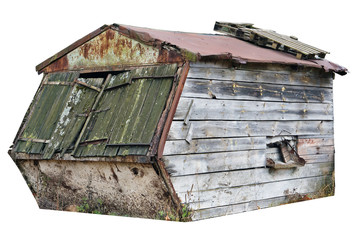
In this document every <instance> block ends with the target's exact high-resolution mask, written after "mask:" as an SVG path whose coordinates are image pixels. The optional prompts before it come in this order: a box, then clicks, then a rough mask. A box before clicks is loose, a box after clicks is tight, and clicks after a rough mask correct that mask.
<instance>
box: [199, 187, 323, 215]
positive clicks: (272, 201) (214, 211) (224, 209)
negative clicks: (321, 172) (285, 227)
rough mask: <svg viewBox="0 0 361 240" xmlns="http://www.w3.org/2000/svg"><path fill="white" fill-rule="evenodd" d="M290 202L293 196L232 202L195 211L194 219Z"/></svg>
mask: <svg viewBox="0 0 361 240" xmlns="http://www.w3.org/2000/svg"><path fill="white" fill-rule="evenodd" d="M314 194H316V193H304V194H302V195H309V196H312V195H314ZM289 202H292V196H282V197H275V198H268V199H262V200H256V201H249V202H245V203H240V204H231V205H227V206H221V207H214V208H206V209H201V210H198V211H194V213H193V216H192V220H193V221H197V220H201V219H207V218H213V217H220V216H225V215H230V214H236V213H242V212H247V211H253V210H258V209H263V208H268V207H275V206H279V205H282V204H287V203H289Z"/></svg>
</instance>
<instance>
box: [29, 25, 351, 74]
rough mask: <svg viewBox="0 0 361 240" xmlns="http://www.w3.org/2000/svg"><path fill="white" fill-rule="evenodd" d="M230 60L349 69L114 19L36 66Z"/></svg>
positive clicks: (229, 40)
mask: <svg viewBox="0 0 361 240" xmlns="http://www.w3.org/2000/svg"><path fill="white" fill-rule="evenodd" d="M184 59H188V60H189V61H199V60H219V59H226V60H232V61H235V62H238V63H241V64H245V63H278V64H287V65H300V66H307V67H314V68H323V69H325V71H334V72H336V73H339V74H341V75H344V74H346V73H347V69H346V68H344V67H342V66H339V65H337V64H335V63H332V62H330V61H327V60H325V59H320V60H315V59H313V60H301V59H297V58H296V57H295V56H293V55H291V54H288V53H284V52H279V51H274V50H272V49H266V48H262V47H259V46H256V45H254V44H251V43H248V42H246V41H243V40H239V39H236V38H234V37H231V36H223V35H212V34H199V33H184V32H173V31H163V30H156V29H149V28H141V27H134V26H127V25H119V24H113V25H111V26H107V25H105V26H103V27H102V28H99V29H97V30H96V31H94V32H93V33H91V34H89V35H87V36H86V37H84V38H82V39H80V40H78V41H77V42H75V43H74V44H72V45H70V46H69V47H67V48H65V49H64V50H62V51H61V52H59V53H57V54H55V55H54V56H53V57H51V58H49V59H47V60H46V61H44V62H43V63H41V64H39V65H38V66H37V67H36V70H37V71H38V72H39V73H41V72H54V71H63V70H69V69H79V68H101V67H108V68H109V67H111V66H119V65H131V64H142V65H143V64H151V63H153V64H154V63H175V62H183V61H184Z"/></svg>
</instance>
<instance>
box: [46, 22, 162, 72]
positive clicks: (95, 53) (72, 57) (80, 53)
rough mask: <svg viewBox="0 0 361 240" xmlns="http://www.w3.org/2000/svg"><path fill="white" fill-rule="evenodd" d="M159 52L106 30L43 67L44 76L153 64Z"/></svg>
mask: <svg viewBox="0 0 361 240" xmlns="http://www.w3.org/2000/svg"><path fill="white" fill-rule="evenodd" d="M158 56H159V50H158V49H156V48H154V47H152V46H149V45H146V44H143V43H140V42H138V41H135V40H133V39H130V38H128V37H125V36H123V35H121V34H119V33H118V32H116V31H114V30H111V29H108V30H107V31H104V32H102V33H101V34H99V35H98V36H96V37H94V38H93V39H91V40H89V41H87V42H86V43H84V44H82V45H81V46H79V47H77V48H75V49H73V50H72V51H71V52H69V53H68V54H66V55H65V56H63V57H61V58H60V59H59V60H58V61H55V62H54V63H52V64H50V65H49V66H47V67H46V68H45V69H44V71H45V72H53V71H63V70H74V69H82V68H93V67H97V68H98V67H106V66H114V65H125V64H127V65H140V64H152V63H157V59H158Z"/></svg>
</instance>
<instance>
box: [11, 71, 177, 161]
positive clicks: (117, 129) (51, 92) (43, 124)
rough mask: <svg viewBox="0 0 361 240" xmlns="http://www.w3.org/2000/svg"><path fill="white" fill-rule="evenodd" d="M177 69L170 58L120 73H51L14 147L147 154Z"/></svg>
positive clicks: (49, 151) (79, 153)
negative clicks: (168, 62)
mask: <svg viewBox="0 0 361 240" xmlns="http://www.w3.org/2000/svg"><path fill="white" fill-rule="evenodd" d="M176 70H177V65H176V64H171V65H163V66H159V67H147V68H137V69H134V70H129V71H123V72H118V73H103V74H85V75H79V73H54V74H49V75H48V76H47V77H46V80H45V82H44V83H43V86H42V88H41V90H40V91H39V92H38V94H37V95H36V97H35V99H34V103H33V106H32V109H33V110H32V113H31V114H30V117H29V119H28V120H27V121H26V123H25V128H24V131H23V133H22V134H21V136H20V137H19V138H18V139H17V141H16V145H15V151H16V152H26V153H35V154H43V158H44V159H50V158H51V157H52V156H53V154H54V153H60V156H62V155H63V154H64V153H66V152H72V153H73V155H74V156H76V157H82V156H116V155H122V156H124V155H146V153H147V151H148V149H149V147H150V143H151V140H152V138H153V135H154V132H155V129H156V127H157V124H158V121H159V119H160V116H161V114H162V112H163V110H164V107H165V104H166V101H167V99H168V96H169V92H170V89H171V87H172V84H173V80H174V75H175V74H176ZM98 75H101V76H98ZM106 76H108V78H109V79H108V80H107V81H105V79H106ZM74 148H75V149H74Z"/></svg>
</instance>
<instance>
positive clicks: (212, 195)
mask: <svg viewBox="0 0 361 240" xmlns="http://www.w3.org/2000/svg"><path fill="white" fill-rule="evenodd" d="M330 178H331V177H330V175H325V176H318V177H310V178H299V179H293V180H287V181H279V182H270V183H262V184H254V185H246V186H240V187H233V188H221V189H215V190H209V191H199V192H192V193H190V194H188V193H178V196H179V197H180V198H181V200H182V202H185V203H188V204H189V206H190V208H192V209H194V210H198V209H204V208H211V207H219V206H226V205H230V204H237V203H244V202H249V201H255V200H262V199H268V198H275V197H282V196H287V195H289V194H294V193H299V194H303V193H309V192H317V191H319V190H321V189H322V188H323V187H324V186H325V185H326V184H328V183H329V181H330Z"/></svg>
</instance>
